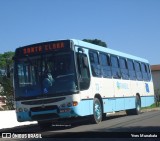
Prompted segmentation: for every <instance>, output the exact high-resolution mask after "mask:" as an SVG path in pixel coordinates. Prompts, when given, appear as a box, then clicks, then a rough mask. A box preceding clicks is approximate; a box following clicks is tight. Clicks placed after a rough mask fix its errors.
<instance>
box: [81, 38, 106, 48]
mask: <svg viewBox="0 0 160 141" xmlns="http://www.w3.org/2000/svg"><path fill="white" fill-rule="evenodd" d="M82 41H85V42H88V43H92V44H95V45H99V46H103V47H107V44H106V43H105V42H103V41H101V40H98V39H83V40H82Z"/></svg>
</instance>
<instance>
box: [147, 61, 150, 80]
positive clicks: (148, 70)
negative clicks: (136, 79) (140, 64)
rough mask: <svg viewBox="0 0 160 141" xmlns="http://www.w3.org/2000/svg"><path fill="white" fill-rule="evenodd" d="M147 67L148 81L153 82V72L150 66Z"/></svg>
mask: <svg viewBox="0 0 160 141" xmlns="http://www.w3.org/2000/svg"><path fill="white" fill-rule="evenodd" d="M146 66H147V74H148V81H150V80H151V70H150V66H149V64H146Z"/></svg>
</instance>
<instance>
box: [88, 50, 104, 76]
mask: <svg viewBox="0 0 160 141" xmlns="http://www.w3.org/2000/svg"><path fill="white" fill-rule="evenodd" d="M89 58H90V63H91V70H92V75H93V76H95V77H101V68H100V65H99V58H98V53H97V52H92V51H91V52H90V53H89Z"/></svg>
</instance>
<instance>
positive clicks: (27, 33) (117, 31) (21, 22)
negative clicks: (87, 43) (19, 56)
mask: <svg viewBox="0 0 160 141" xmlns="http://www.w3.org/2000/svg"><path fill="white" fill-rule="evenodd" d="M59 39H79V40H82V39H100V40H102V41H104V42H106V44H107V46H108V48H111V49H114V50H118V51H121V52H125V53H128V54H132V55H135V56H139V57H142V58H145V59H147V60H149V62H150V64H151V65H155V64H160V0H23V1H22V0H0V53H4V52H7V51H15V49H16V48H17V47H21V46H25V45H29V44H34V43H38V42H44V41H53V40H59Z"/></svg>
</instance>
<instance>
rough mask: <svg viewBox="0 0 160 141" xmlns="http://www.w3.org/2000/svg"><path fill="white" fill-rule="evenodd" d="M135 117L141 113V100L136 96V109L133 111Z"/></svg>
mask: <svg viewBox="0 0 160 141" xmlns="http://www.w3.org/2000/svg"><path fill="white" fill-rule="evenodd" d="M134 113H135V115H138V114H140V113H141V99H140V97H139V96H136V108H135V109H134Z"/></svg>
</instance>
